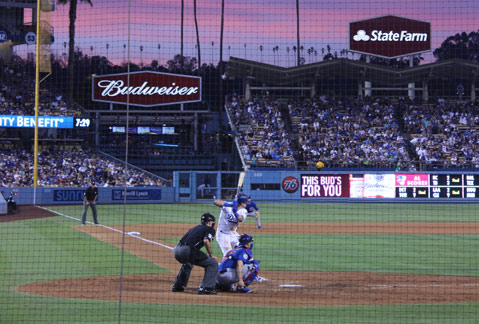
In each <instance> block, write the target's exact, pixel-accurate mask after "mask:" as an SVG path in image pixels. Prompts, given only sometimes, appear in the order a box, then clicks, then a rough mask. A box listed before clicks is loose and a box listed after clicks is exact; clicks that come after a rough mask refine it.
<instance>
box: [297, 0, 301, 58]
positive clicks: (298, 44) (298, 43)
mask: <svg viewBox="0 0 479 324" xmlns="http://www.w3.org/2000/svg"><path fill="white" fill-rule="evenodd" d="M296 42H297V48H301V47H300V42H299V0H296ZM299 62H300V54H299V51H298V65H299Z"/></svg>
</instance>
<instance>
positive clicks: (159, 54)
mask: <svg viewBox="0 0 479 324" xmlns="http://www.w3.org/2000/svg"><path fill="white" fill-rule="evenodd" d="M160 50H161V44H158V63H160V58H161V53H160Z"/></svg>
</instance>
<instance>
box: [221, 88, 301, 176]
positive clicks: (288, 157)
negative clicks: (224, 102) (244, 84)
mask: <svg viewBox="0 0 479 324" xmlns="http://www.w3.org/2000/svg"><path fill="white" fill-rule="evenodd" d="M280 106H281V104H280V103H279V102H278V101H275V100H272V99H271V98H269V97H259V96H258V97H255V98H253V99H252V100H250V101H244V100H240V99H239V98H238V97H237V96H232V97H231V98H230V102H229V112H230V116H232V119H233V123H234V125H235V128H236V131H237V136H238V137H237V138H238V143H239V145H240V149H241V152H242V154H243V158H244V160H245V162H246V163H247V164H248V165H250V166H251V167H256V166H281V167H294V157H293V150H292V149H291V137H290V135H289V134H288V132H287V131H286V129H285V122H284V120H283V117H282V115H281V111H280ZM242 125H246V129H243V128H244V127H242Z"/></svg>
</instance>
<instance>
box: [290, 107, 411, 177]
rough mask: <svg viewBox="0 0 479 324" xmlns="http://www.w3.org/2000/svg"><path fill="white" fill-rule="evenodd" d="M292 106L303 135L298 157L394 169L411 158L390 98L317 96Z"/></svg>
mask: <svg viewBox="0 0 479 324" xmlns="http://www.w3.org/2000/svg"><path fill="white" fill-rule="evenodd" d="M288 109H289V111H290V114H291V116H292V120H293V129H294V132H295V133H297V134H298V135H299V138H298V141H299V145H300V149H299V152H298V155H297V158H298V160H301V161H312V162H314V161H322V162H323V163H325V164H326V165H329V166H336V167H354V166H361V165H362V166H378V167H392V168H395V167H396V166H397V165H398V163H402V164H406V163H407V162H408V161H409V160H410V157H409V154H408V151H407V146H406V142H405V140H404V138H403V136H402V135H401V132H400V130H399V125H398V123H397V121H396V116H395V111H394V107H393V105H392V104H390V103H389V102H388V101H387V100H376V101H370V100H367V101H364V100H363V99H361V98H358V99H355V100H328V99H326V98H315V99H306V100H303V101H301V102H295V101H290V102H289V104H288ZM403 162H404V163H403Z"/></svg>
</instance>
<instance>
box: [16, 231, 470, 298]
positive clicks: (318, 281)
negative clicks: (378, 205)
mask: <svg viewBox="0 0 479 324" xmlns="http://www.w3.org/2000/svg"><path fill="white" fill-rule="evenodd" d="M192 226H194V224H161V225H160V224H158V225H152V224H148V225H129V226H127V227H126V228H125V232H139V233H140V235H139V236H140V237H141V238H142V239H144V240H140V239H138V238H137V237H133V236H129V235H126V236H125V250H126V251H127V252H129V253H132V254H134V255H137V256H138V257H141V258H143V259H146V260H148V261H150V262H152V263H154V264H157V265H158V266H160V267H162V268H165V269H167V270H169V272H168V273H165V274H147V275H127V276H124V277H123V282H122V285H121V286H122V288H123V291H122V300H123V301H124V302H135V303H162V304H171V303H181V304H185V303H186V304H211V303H214V304H235V305H238V304H243V305H256V306H260V305H263V306H319V305H372V304H376V305H379V304H383V305H386V304H431V303H463V302H479V278H478V277H460V276H433V275H416V274H385V273H369V272H319V271H302V272H299V271H261V276H264V277H266V278H268V279H269V281H266V282H261V283H259V282H255V283H254V284H252V285H251V288H252V289H254V294H249V295H248V298H242V297H241V296H242V295H241V294H234V293H219V294H218V295H213V296H203V295H201V296H199V295H198V294H197V287H198V285H199V282H200V281H201V278H202V275H203V269H202V268H199V267H195V268H194V269H193V272H192V275H191V279H190V283H189V286H188V287H187V289H186V290H185V292H183V293H173V292H171V285H172V283H173V281H174V278H175V276H176V273H177V271H178V270H179V267H180V265H179V264H178V262H176V260H175V259H174V258H173V256H172V251H171V248H172V247H173V244H171V243H169V242H165V241H161V240H160V238H165V237H180V236H182V235H183V234H184V233H185V232H186V231H187V230H188V229H189V228H191V227H192ZM74 228H76V229H78V230H80V231H83V232H85V233H87V234H89V235H91V236H93V237H95V238H97V239H98V240H100V241H103V242H106V243H109V244H112V245H114V246H117V247H118V248H121V245H122V235H121V233H118V232H116V231H114V230H112V228H113V229H116V230H120V231H121V230H122V228H121V227H119V226H114V227H113V226H112V227H107V226H82V227H80V226H75V227H74ZM242 231H244V232H247V233H249V234H251V235H256V234H273V233H274V234H286V233H288V234H294V233H298V234H318V235H319V234H332V233H335V234H338V233H340V234H347V233H351V234H380V233H384V234H395V233H398V234H456V233H461V234H479V223H467V222H458V223H419V222H417V223H415V222H411V223H404V222H403V223H309V224H308V223H267V224H265V226H264V228H263V229H261V230H259V229H257V228H256V227H255V226H254V224H244V225H242ZM148 240H149V241H150V242H149V241H148ZM151 242H156V243H157V244H152V243H151ZM282 285H298V286H303V287H281V286H282ZM119 289H120V277H119V276H105V277H88V278H77V279H67V280H54V281H47V282H37V283H33V284H29V285H24V286H20V287H17V290H18V291H21V292H25V293H30V294H38V295H44V296H54V297H62V298H86V299H97V300H118V298H119V295H120V290H119ZM225 294H227V295H228V298H224V296H225Z"/></svg>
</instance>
